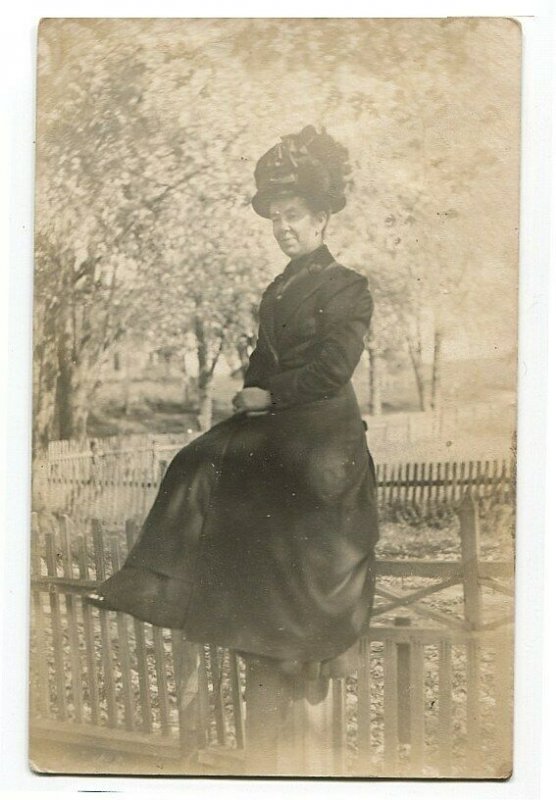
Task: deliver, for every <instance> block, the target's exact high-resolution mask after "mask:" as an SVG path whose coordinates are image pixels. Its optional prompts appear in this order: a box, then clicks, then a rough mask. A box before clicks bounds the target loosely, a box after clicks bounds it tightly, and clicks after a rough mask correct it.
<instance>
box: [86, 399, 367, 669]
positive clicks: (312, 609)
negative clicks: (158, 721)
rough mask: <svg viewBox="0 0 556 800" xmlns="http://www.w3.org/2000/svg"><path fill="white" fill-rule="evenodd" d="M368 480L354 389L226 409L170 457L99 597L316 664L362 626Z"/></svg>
mask: <svg viewBox="0 0 556 800" xmlns="http://www.w3.org/2000/svg"><path fill="white" fill-rule="evenodd" d="M377 538H378V515H377V502H376V479H375V471H374V465H373V462H372V458H371V456H370V453H369V451H368V449H367V444H366V439H365V431H364V426H363V423H362V421H361V416H360V412H359V407H358V405H357V401H356V399H355V395H354V392H353V388H352V386H351V384H348V385H347V386H345V387H343V389H341V390H340V392H338V393H337V394H336V395H335V396H334V397H331V398H328V399H325V400H319V401H316V402H312V403H307V404H305V405H300V406H296V407H294V408H290V409H284V410H280V411H277V412H272V413H268V414H264V415H260V416H246V415H244V414H241V415H237V416H233V417H231V418H229V419H227V420H225V421H223V422H221V423H219V424H217V425H215V426H214V427H213V428H211V429H210V430H209V431H208V432H207V433H205V434H203V435H201V436H199V437H198V438H197V439H195V440H194V441H193V442H191V443H190V444H189V445H187V446H186V447H184V448H183V449H182V450H181V451H180V452H179V453H178V454H177V455H176V457H175V458H174V459H173V461H172V462H171V464H170V465H169V467H168V470H167V472H166V474H165V476H164V478H163V481H162V483H161V486H160V489H159V492H158V496H157V497H156V500H155V502H154V505H153V507H152V509H151V511H150V513H149V514H148V517H147V519H146V521H145V523H144V525H143V528H142V531H141V534H140V536H139V538H138V540H137V543H136V544H135V546H134V548H133V549H132V551H131V553H130V554H129V556H128V558H127V560H126V562H125V564H124V566H123V567H122V569H121V570H120V571H119V572H118V573H116V574H115V575H114V576H112V577H111V578H109V579H108V580H107V581H105V582H104V583H103V584H101V586H100V590H101V591H102V592H103V594H104V595H105V596H106V599H107V602H108V604H109V605H110V606H111V607H113V608H117V609H119V610H122V611H126V612H128V613H130V614H133V615H134V616H136V617H138V618H140V619H143V620H147V621H149V622H152V623H154V624H155V625H161V626H166V627H172V628H182V629H184V632H185V635H186V637H187V638H189V639H191V640H192V641H197V642H212V643H215V644H218V645H221V646H227V647H232V648H234V649H237V650H240V651H243V652H247V653H251V654H258V655H260V656H265V657H270V658H276V659H283V660H288V659H289V660H296V661H302V662H306V661H323V660H326V659H332V658H334V657H335V656H337V655H339V654H341V653H343V652H344V651H346V650H347V648H349V647H350V646H351V645H353V644H354V642H356V640H357V639H358V637H359V636H360V635H361V633H362V632H363V631H364V629H365V627H366V626H367V625H368V620H369V616H370V611H371V606H372V599H373V592H374V556H373V553H374V545H375V543H376V541H377Z"/></svg>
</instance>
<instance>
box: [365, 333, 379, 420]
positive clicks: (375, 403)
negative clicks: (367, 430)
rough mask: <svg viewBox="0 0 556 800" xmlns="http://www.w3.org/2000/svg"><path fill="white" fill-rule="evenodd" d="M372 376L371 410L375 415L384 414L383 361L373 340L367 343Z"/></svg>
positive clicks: (370, 374)
mask: <svg viewBox="0 0 556 800" xmlns="http://www.w3.org/2000/svg"><path fill="white" fill-rule="evenodd" d="M367 352H368V354H369V376H370V383H371V386H370V389H371V391H370V411H371V414H372V415H373V416H375V415H379V414H382V362H381V359H380V356H379V354H378V350H377V347H376V346H375V344H374V342H373V341H371V342H370V343H369V344H368V345H367Z"/></svg>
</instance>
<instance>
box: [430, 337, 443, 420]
mask: <svg viewBox="0 0 556 800" xmlns="http://www.w3.org/2000/svg"><path fill="white" fill-rule="evenodd" d="M442 341H443V336H442V331H440V330H438V329H437V330H435V332H434V352H433V358H432V379H431V408H438V407H439V406H440V405H441V404H442V398H441V395H442V381H441V351H442Z"/></svg>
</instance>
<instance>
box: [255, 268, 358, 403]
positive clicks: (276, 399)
mask: <svg viewBox="0 0 556 800" xmlns="http://www.w3.org/2000/svg"><path fill="white" fill-rule="evenodd" d="M352 276H353V277H352ZM338 283H339V285H338V284H334V285H333V286H332V287H330V288H329V289H328V292H327V295H326V297H325V298H324V299H323V302H321V305H320V308H319V322H320V324H319V334H318V343H317V346H316V348H315V355H314V356H313V357H312V358H311V360H310V361H309V362H308V363H307V364H304V365H303V366H301V367H297V368H296V369H292V370H288V371H287V372H282V373H278V374H277V375H273V376H271V377H270V378H269V380H268V385H267V386H266V387H265V388H267V389H268V390H269V391H270V393H271V396H272V406H273V407H275V408H284V407H287V406H292V405H296V404H298V403H306V402H310V401H312V400H319V399H322V398H325V397H327V396H328V395H331V394H333V393H334V392H335V391H337V390H338V389H339V388H340V387H342V386H343V385H344V384H346V383H347V382H348V381H349V380H350V378H351V376H352V374H353V371H354V370H355V367H356V366H357V364H358V363H359V359H360V358H361V354H362V352H363V347H364V337H365V334H366V332H367V330H368V329H369V325H370V321H371V315H372V311H373V301H372V298H371V295H370V292H369V289H368V281H367V279H366V278H364V277H363V276H362V275H358V274H356V273H352V274H351V275H350V276H349V277H344V276H342V279H341V280H340V281H339V282H338Z"/></svg>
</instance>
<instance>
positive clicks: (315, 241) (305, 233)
mask: <svg viewBox="0 0 556 800" xmlns="http://www.w3.org/2000/svg"><path fill="white" fill-rule="evenodd" d="M270 219H271V221H272V230H273V233H274V237H275V239H276V241H277V242H278V244H279V246H280V249H281V250H282V251H283V252H284V253H285V254H286V255H287V256H289V257H290V258H297V257H298V256H302V255H305V254H306V253H311V252H312V251H313V250H315V249H316V248H317V247H319V245H321V244H322V238H323V231H324V228H325V225H326V219H327V215H326V213H325V212H324V211H321V212H318V213H317V214H315V213H314V212H312V211H311V209H310V208H309V206H308V205H307V203H306V201H305V200H304V199H303V198H302V197H299V196H298V195H295V196H290V197H281V198H279V199H277V200H273V201H272V203H271V204H270Z"/></svg>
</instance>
